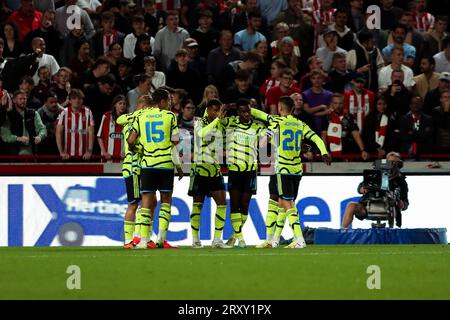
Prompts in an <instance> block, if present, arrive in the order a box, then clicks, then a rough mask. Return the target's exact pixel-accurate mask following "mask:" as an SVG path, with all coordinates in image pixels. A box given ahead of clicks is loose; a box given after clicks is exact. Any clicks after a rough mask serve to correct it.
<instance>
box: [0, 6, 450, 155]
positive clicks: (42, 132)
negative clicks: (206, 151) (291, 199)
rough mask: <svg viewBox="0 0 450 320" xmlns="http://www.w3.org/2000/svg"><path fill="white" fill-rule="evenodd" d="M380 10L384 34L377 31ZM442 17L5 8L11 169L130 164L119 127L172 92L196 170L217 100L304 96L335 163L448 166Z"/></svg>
mask: <svg viewBox="0 0 450 320" xmlns="http://www.w3.org/2000/svg"><path fill="white" fill-rule="evenodd" d="M372 4H376V5H378V6H379V8H380V11H379V12H380V17H379V19H378V17H375V20H376V22H377V23H379V24H380V27H381V28H380V29H371V28H370V26H369V24H370V23H366V20H370V21H373V18H374V17H373V16H372V12H369V13H366V8H367V7H368V6H369V5H372ZM396 5H398V6H399V7H397V6H396ZM433 5H434V4H433V3H429V4H427V2H426V1H424V0H411V1H393V0H380V1H362V0H352V1H339V0H335V1H333V0H289V1H287V0H280V1H264V0H259V1H257V0H247V1H236V0H228V1H225V0H190V1H187V0H186V1H168V0H156V1H155V0H143V1H129V0H108V1H97V0H95V1H86V0H79V1H77V0H64V1H62V0H60V1H53V0H50V1H33V0H3V1H0V8H1V10H0V19H1V21H2V22H3V23H2V29H1V30H0V69H1V70H2V71H1V79H2V84H1V89H2V90H1V93H0V95H1V96H2V97H1V100H0V105H1V107H0V122H1V142H0V143H1V148H0V156H3V157H1V159H3V160H2V161H18V159H20V157H17V156H21V155H40V157H36V158H37V159H40V158H42V157H43V156H44V155H45V156H47V158H46V159H43V160H42V161H44V160H45V161H49V160H53V161H58V160H60V159H61V158H62V159H71V160H74V161H82V160H84V161H87V160H89V161H100V159H102V161H111V160H112V161H120V160H121V159H122V158H123V156H124V153H123V147H124V140H123V135H122V133H121V131H122V127H121V126H120V125H116V124H115V119H116V118H117V117H119V116H120V115H121V114H123V113H126V110H128V111H134V110H135V108H136V103H137V99H138V98H139V97H140V96H142V95H145V94H148V93H152V92H154V91H155V90H156V89H157V88H159V87H162V86H164V85H168V86H171V87H173V88H175V89H176V93H175V95H174V96H175V99H174V105H172V106H171V111H172V112H174V113H175V114H176V115H177V117H178V120H179V121H178V123H179V127H180V131H181V140H182V143H181V145H180V146H179V151H180V153H181V154H182V161H183V162H191V161H192V158H193V155H194V152H193V151H194V150H193V147H194V146H193V132H194V129H193V128H194V122H195V120H196V118H197V117H201V116H203V113H204V110H205V106H206V104H207V102H208V101H210V100H211V99H217V98H220V99H221V101H222V102H224V103H226V104H229V103H236V101H237V100H238V99H239V98H246V99H249V100H250V101H251V103H252V106H254V107H256V108H258V109H260V110H262V111H265V112H267V113H270V114H273V115H276V114H277V104H278V102H279V99H280V97H281V96H287V95H289V96H290V95H292V94H296V96H295V98H294V101H295V110H294V116H295V117H296V118H298V119H301V120H302V121H303V122H305V123H306V124H308V125H309V126H310V127H311V129H312V130H313V131H314V132H316V133H317V134H318V135H320V136H321V138H322V139H323V140H324V141H325V143H326V145H327V149H328V150H329V152H330V154H331V155H333V157H334V158H335V159H339V158H341V157H343V158H346V156H347V158H352V159H358V158H359V159H361V158H362V159H364V160H365V159H367V158H370V157H379V158H381V157H383V156H385V155H386V154H387V153H388V152H390V151H397V152H400V153H402V154H405V155H409V156H410V157H417V158H419V157H420V156H421V155H423V154H431V153H434V154H448V153H449V152H450V131H449V130H450V122H449V117H448V114H449V108H450V100H449V98H450V93H449V92H448V90H449V88H450V40H449V37H448V34H447V29H448V17H447V16H445V15H440V14H442V13H444V14H445V12H436V11H437V10H436V8H433ZM8 6H11V7H8ZM74 8H75V9H74ZM431 12H433V13H434V14H432V13H431ZM124 103H125V104H124ZM124 107H125V110H124ZM21 123H24V124H23V125H21ZM313 151H315V152H316V153H318V150H317V149H315V150H313ZM4 156H7V157H4ZM355 156H356V157H355ZM22 158H23V157H22ZM5 159H7V160H5ZM27 159H29V158H27Z"/></svg>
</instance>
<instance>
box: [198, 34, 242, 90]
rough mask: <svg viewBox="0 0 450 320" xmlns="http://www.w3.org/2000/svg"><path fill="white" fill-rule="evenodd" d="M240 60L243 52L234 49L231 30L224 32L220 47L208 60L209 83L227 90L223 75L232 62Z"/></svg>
mask: <svg viewBox="0 0 450 320" xmlns="http://www.w3.org/2000/svg"><path fill="white" fill-rule="evenodd" d="M240 58H241V52H240V51H239V50H238V49H237V48H235V47H233V34H232V33H231V31H229V30H223V31H222V32H221V33H220V38H219V47H218V48H216V49H214V50H212V51H211V52H210V53H209V54H208V58H207V60H206V73H207V75H208V83H210V84H213V85H215V86H216V87H218V88H221V89H222V88H223V89H226V87H225V86H226V85H225V84H224V82H225V81H224V79H223V74H224V72H225V70H226V68H227V66H228V64H229V63H230V62H233V61H237V60H239V59H240ZM224 87H225V88H224Z"/></svg>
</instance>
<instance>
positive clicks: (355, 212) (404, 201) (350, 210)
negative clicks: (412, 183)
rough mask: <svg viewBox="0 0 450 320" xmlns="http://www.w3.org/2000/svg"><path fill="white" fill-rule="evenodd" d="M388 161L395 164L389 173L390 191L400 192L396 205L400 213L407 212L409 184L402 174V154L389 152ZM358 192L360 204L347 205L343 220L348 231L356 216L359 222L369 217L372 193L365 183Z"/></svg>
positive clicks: (398, 219)
mask: <svg viewBox="0 0 450 320" xmlns="http://www.w3.org/2000/svg"><path fill="white" fill-rule="evenodd" d="M386 160H387V161H392V162H393V168H392V170H391V172H390V173H389V190H396V189H398V190H399V191H400V192H399V195H398V198H399V199H398V201H396V205H397V208H398V209H399V210H400V211H403V210H406V209H407V208H408V204H409V202H408V184H407V183H406V177H405V176H404V175H403V174H402V173H401V172H400V168H401V166H400V165H399V164H401V160H400V154H398V153H397V152H389V153H388V154H387V156H386ZM358 192H359V193H361V194H362V197H361V198H360V199H359V202H350V203H348V204H347V207H346V208H345V213H344V217H343V218H342V228H345V229H347V228H348V227H349V225H350V224H351V223H352V221H353V217H354V216H355V217H356V218H358V219H359V220H364V219H365V218H367V216H368V213H367V210H366V206H367V203H368V200H369V198H370V193H369V190H368V189H367V186H366V185H365V184H364V182H362V183H360V185H359V186H358ZM400 211H399V212H398V216H396V217H395V219H396V221H397V226H399V227H400V226H401V213H400Z"/></svg>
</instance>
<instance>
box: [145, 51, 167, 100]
mask: <svg viewBox="0 0 450 320" xmlns="http://www.w3.org/2000/svg"><path fill="white" fill-rule="evenodd" d="M144 71H145V75H146V76H148V77H150V80H151V81H150V93H153V92H154V91H155V90H156V89H158V88H159V87H162V86H165V85H166V75H165V74H164V73H163V72H161V71H156V59H155V57H153V56H147V57H145V58H144Z"/></svg>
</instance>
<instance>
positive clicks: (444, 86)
mask: <svg viewBox="0 0 450 320" xmlns="http://www.w3.org/2000/svg"><path fill="white" fill-rule="evenodd" d="M447 90H450V72H442V73H441V75H440V76H439V82H438V86H437V88H436V89H433V90H431V91H430V92H428V93H427V95H426V96H425V101H424V108H423V111H424V112H425V113H426V114H431V111H432V109H433V108H434V107H436V106H438V105H439V104H440V98H441V94H442V93H443V92H444V91H447Z"/></svg>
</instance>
